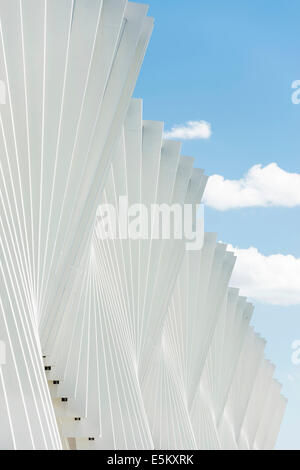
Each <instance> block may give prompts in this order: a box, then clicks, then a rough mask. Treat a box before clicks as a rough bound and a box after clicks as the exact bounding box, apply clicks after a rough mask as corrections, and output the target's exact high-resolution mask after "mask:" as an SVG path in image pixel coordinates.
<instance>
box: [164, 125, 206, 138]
mask: <svg viewBox="0 0 300 470" xmlns="http://www.w3.org/2000/svg"><path fill="white" fill-rule="evenodd" d="M211 135H212V131H211V125H210V123H209V122H206V121H188V122H187V123H186V124H184V125H179V126H178V125H177V126H173V127H172V129H171V130H170V131H167V132H165V133H164V138H165V139H181V140H196V139H209V138H210V137H211Z"/></svg>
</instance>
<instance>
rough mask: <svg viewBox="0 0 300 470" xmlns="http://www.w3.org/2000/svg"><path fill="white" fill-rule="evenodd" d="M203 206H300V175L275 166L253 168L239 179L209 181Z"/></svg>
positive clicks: (226, 207) (216, 178) (227, 207)
mask: <svg viewBox="0 0 300 470" xmlns="http://www.w3.org/2000/svg"><path fill="white" fill-rule="evenodd" d="M204 203H205V204H206V205H208V206H210V207H212V208H214V209H217V210H221V211H224V210H228V209H236V208H242V207H255V206H256V207H270V206H282V207H295V206H298V205H300V174H298V173H288V172H287V171H285V170H283V169H282V168H280V167H279V166H278V165H277V164H276V163H270V164H269V165H267V166H265V167H263V166H262V165H254V166H253V167H252V168H250V170H249V171H248V172H247V173H246V175H245V176H244V177H243V178H242V179H240V180H225V179H224V178H223V176H220V175H213V176H211V177H210V178H209V180H208V184H207V188H206V191H205V194H204Z"/></svg>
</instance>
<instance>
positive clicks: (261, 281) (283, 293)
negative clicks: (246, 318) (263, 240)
mask: <svg viewBox="0 0 300 470" xmlns="http://www.w3.org/2000/svg"><path fill="white" fill-rule="evenodd" d="M228 249H229V250H231V251H234V252H235V254H236V255H237V261H236V265H235V268H234V271H233V276H232V282H231V284H232V285H233V286H234V287H238V288H240V289H241V295H245V296H247V297H249V298H252V299H255V300H258V301H261V302H263V303H268V304H273V305H297V304H300V259H297V258H295V257H294V256H292V255H282V254H275V255H270V256H264V255H263V254H261V253H259V251H258V250H257V249H256V248H252V247H251V248H248V249H239V248H233V247H232V246H231V245H229V247H228Z"/></svg>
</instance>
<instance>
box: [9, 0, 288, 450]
mask: <svg viewBox="0 0 300 470" xmlns="http://www.w3.org/2000/svg"><path fill="white" fill-rule="evenodd" d="M32 11H34V14H32ZM146 15H147V7H146V6H145V5H138V4H132V3H130V2H127V0H77V1H75V0H51V1H46V0H26V1H25V0H10V2H7V0H0V18H1V25H0V78H2V79H3V81H4V83H5V86H6V102H5V104H3V105H1V107H0V126H1V131H0V146H1V153H0V158H1V168H0V217H1V218H0V223H1V225H0V253H1V258H0V268H1V271H0V294H1V298H0V307H1V310H0V449H60V448H66V449H68V448H72V449H73V448H77V449H154V448H155V449H223V448H225V449H239V448H240V449H265V448H273V447H274V445H275V442H276V437H277V434H278V431H279V427H280V423H281V420H282V417H283V413H284V408H285V400H284V399H283V397H282V396H281V394H280V386H279V384H278V383H277V382H276V381H274V380H273V378H272V377H273V372H274V370H273V366H272V365H271V364H270V363H269V362H268V361H266V359H264V355H263V349H264V344H265V343H264V341H263V340H262V339H261V338H260V337H259V336H258V335H256V334H255V333H254V332H253V329H252V328H251V327H250V326H249V322H250V318H251V314H252V309H253V307H252V306H251V304H249V303H248V302H247V301H246V299H245V298H243V297H240V296H239V293H238V290H237V289H232V288H229V287H228V286H229V281H230V276H231V272H232V269H233V266H234V261H235V257H234V255H233V254H232V253H230V252H228V251H227V250H226V246H225V245H223V244H221V243H217V238H216V235H215V234H205V237H204V243H203V247H202V249H201V250H198V251H189V252H188V251H186V239H185V238H182V239H154V238H153V237H149V238H145V239H140V240H136V239H132V238H126V239H125V238H124V239H120V238H116V239H107V240H105V239H103V238H101V237H100V236H99V231H98V222H99V220H97V217H96V212H97V206H98V205H99V204H103V203H109V204H111V205H112V206H113V207H115V208H116V212H117V213H119V212H120V210H121V208H120V199H119V197H122V196H126V197H127V198H128V203H129V205H133V204H137V203H139V204H141V203H142V204H143V205H144V207H145V208H146V209H147V208H150V206H151V204H165V205H167V206H168V207H169V206H171V205H173V204H177V206H179V207H183V205H184V204H191V206H192V207H193V208H194V212H195V213H196V205H197V204H198V203H200V202H201V198H202V195H203V192H204V189H205V185H206V181H207V177H206V176H205V175H204V172H203V171H202V170H199V169H195V168H193V165H194V162H193V159H191V158H189V157H183V156H181V153H180V151H181V146H180V144H179V143H177V142H174V141H166V140H163V124H162V123H157V122H152V121H143V119H142V102H141V101H140V100H131V101H130V99H131V95H132V91H133V89H134V85H135V82H136V78H137V76H138V72H139V68H140V66H141V63H142V59H143V56H144V53H145V50H146V47H147V43H148V41H149V38H150V35H151V31H152V25H153V22H152V20H151V19H150V18H148V17H147V16H146ZM194 215H195V214H194ZM95 217H96V222H95ZM195 223H196V220H195ZM44 369H46V371H45V370H44ZM47 381H48V383H47Z"/></svg>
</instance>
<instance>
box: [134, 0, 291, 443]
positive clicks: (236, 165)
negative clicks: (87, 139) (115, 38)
mask: <svg viewBox="0 0 300 470" xmlns="http://www.w3.org/2000/svg"><path fill="white" fill-rule="evenodd" d="M141 3H147V4H149V5H150V10H149V14H150V15H151V16H153V17H154V18H155V28H154V32H153V36H152V39H151V43H150V46H149V49H148V52H147V55H146V58H145V61H144V65H143V68H142V72H141V75H140V78H139V81H138V84H137V87H136V91H135V96H136V97H141V98H143V100H144V117H145V119H151V120H159V121H164V122H165V126H166V128H167V129H168V130H170V129H171V128H172V127H173V126H174V125H181V124H184V123H186V122H188V121H201V120H204V121H207V122H209V123H210V124H211V128H212V136H211V138H210V139H201V140H187V141H184V143H183V153H184V154H186V155H190V156H193V157H194V158H195V159H196V165H197V166H199V167H202V168H205V170H206V173H207V174H208V175H214V174H218V175H222V176H223V177H224V178H226V179H229V180H232V179H235V180H239V179H241V178H242V177H243V176H244V175H245V174H246V173H247V172H248V170H249V169H250V168H251V167H252V166H253V165H256V164H261V165H263V167H264V166H267V165H269V164H270V163H272V162H275V163H277V165H278V167H280V168H281V169H283V170H284V171H285V172H288V173H298V174H299V173H300V158H299V154H300V132H299V128H300V105H298V106H296V105H295V104H293V103H292V101H291V95H292V89H291V84H292V82H293V81H294V80H297V79H300V34H299V17H300V2H299V0H289V1H286V0H276V2H275V1H274V0H263V1H261V0H244V1H243V2H241V1H240V0H227V1H224V0H209V1H208V0H184V1H183V0H148V1H145V2H144V1H141ZM299 221H300V207H299V205H296V204H295V207H291V208H289V207H276V206H275V207H246V208H237V209H229V210H226V211H219V210H215V209H213V208H207V209H206V230H207V231H217V232H218V234H219V239H220V240H222V241H224V242H227V243H230V244H232V245H233V246H234V247H238V248H240V249H248V248H250V247H255V248H257V250H258V251H259V252H260V253H261V254H263V255H264V256H269V255H273V254H278V253H280V254H283V255H293V256H294V257H295V258H297V259H299V258H300V243H299V228H300V222H299ZM299 291H300V284H299ZM254 303H255V307H256V310H255V315H254V319H253V324H254V326H255V328H256V329H257V331H259V332H260V333H261V334H262V335H263V336H264V337H265V338H266V339H267V341H268V345H267V349H266V353H267V356H268V357H269V358H270V359H271V361H272V362H273V363H275V364H276V366H277V372H276V375H277V378H278V379H279V380H280V381H281V382H282V383H283V393H284V394H285V395H286V396H287V398H288V400H289V404H288V409H287V412H286V416H285V419H284V422H283V426H282V429H281V433H280V436H279V441H278V445H277V447H278V448H280V449H300V433H299V424H300V366H298V367H297V366H294V365H293V364H292V362H291V354H292V349H291V343H292V342H293V341H294V340H296V339H300V306H299V305H297V304H296V305H291V306H289V305H272V304H271V303H270V302H269V301H264V302H262V301H261V300H260V301H258V300H255V302H254Z"/></svg>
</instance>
